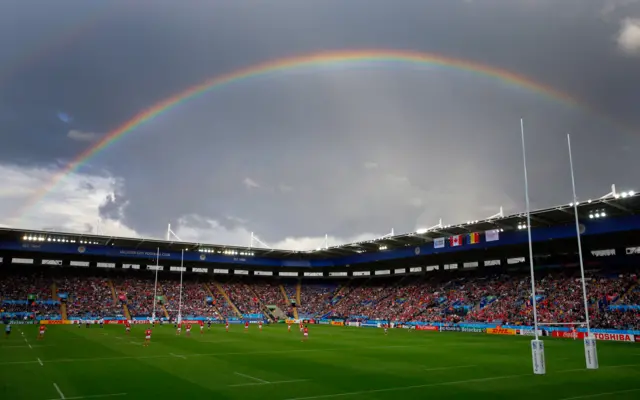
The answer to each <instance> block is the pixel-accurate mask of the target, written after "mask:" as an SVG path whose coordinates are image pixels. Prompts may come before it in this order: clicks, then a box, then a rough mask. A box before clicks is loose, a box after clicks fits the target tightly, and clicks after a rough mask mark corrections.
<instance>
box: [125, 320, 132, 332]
mask: <svg viewBox="0 0 640 400" xmlns="http://www.w3.org/2000/svg"><path fill="white" fill-rule="evenodd" d="M124 331H125V332H126V333H127V335H128V334H129V332H131V322H129V321H128V320H127V321H124Z"/></svg>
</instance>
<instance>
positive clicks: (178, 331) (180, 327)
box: [176, 322, 182, 336]
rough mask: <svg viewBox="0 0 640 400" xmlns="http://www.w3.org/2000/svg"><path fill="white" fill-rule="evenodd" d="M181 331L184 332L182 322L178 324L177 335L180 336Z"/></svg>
mask: <svg viewBox="0 0 640 400" xmlns="http://www.w3.org/2000/svg"><path fill="white" fill-rule="evenodd" d="M181 333H182V322H178V325H177V326H176V335H177V336H180V334H181Z"/></svg>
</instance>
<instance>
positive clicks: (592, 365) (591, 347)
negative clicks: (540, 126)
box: [567, 134, 598, 369]
mask: <svg viewBox="0 0 640 400" xmlns="http://www.w3.org/2000/svg"><path fill="white" fill-rule="evenodd" d="M567 146H568V149H569V167H570V168H571V188H572V190H573V213H574V215H575V219H576V237H577V238H578V258H579V260H580V277H581V278H582V297H583V300H584V317H585V319H586V322H587V337H586V338H585V340H584V347H585V357H586V362H587V368H588V369H598V353H597V350H596V344H595V339H593V338H592V337H591V324H590V321H589V302H588V300H587V284H586V281H585V279H584V261H583V260H584V257H583V256H582V238H581V235H580V221H579V216H578V196H577V195H576V179H575V176H574V173H573V155H572V151H571V135H570V134H567Z"/></svg>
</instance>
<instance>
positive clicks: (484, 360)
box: [0, 325, 640, 400]
mask: <svg viewBox="0 0 640 400" xmlns="http://www.w3.org/2000/svg"><path fill="white" fill-rule="evenodd" d="M144 329H145V327H144V326H143V325H134V326H133V327H132V332H131V334H130V335H129V336H127V335H126V334H125V330H124V327H123V326H115V325H111V326H105V328H103V329H101V328H99V327H98V326H91V327H90V328H85V327H84V326H83V327H81V328H78V327H76V326H70V325H66V326H64V325H53V326H49V327H48V330H47V333H46V338H45V339H44V340H43V341H38V340H36V339H37V326H34V325H14V326H13V332H12V333H11V336H10V337H8V338H6V337H4V336H3V337H2V340H1V341H0V399H7V400H10V399H34V400H46V399H92V398H96V399H97V398H105V399H110V398H113V399H125V400H126V399H179V400H181V399H205V398H206V399H211V398H215V399H243V400H251V399H260V400H269V399H275V400H293V399H296V400H302V399H309V400H311V399H347V400H356V399H358V400H361V399H398V398H414V399H427V398H447V399H467V400H472V399H492V400H499V399H505V400H507V399H508V400H523V399H538V400H568V399H575V400H577V399H591V398H596V399H605V400H606V399H616V400H623V399H640V345H638V344H633V343H631V344H625V343H611V342H598V353H599V359H600V369H599V370H597V371H587V370H585V369H584V348H583V344H582V342H581V341H579V340H578V341H573V340H567V339H551V338H545V347H546V361H547V374H546V375H545V376H534V375H533V373H532V367H531V350H530V347H529V341H530V340H531V338H527V337H514V336H511V337H507V336H491V335H484V334H470V333H450V332H445V333H438V332H417V331H411V332H409V331H407V330H401V329H397V330H390V331H389V335H388V336H385V335H384V334H383V331H382V330H381V329H370V328H350V327H333V326H311V327H310V338H309V341H308V342H304V343H303V342H302V341H301V334H300V332H299V331H298V329H297V328H295V327H292V331H291V332H287V327H286V326H285V325H271V326H265V328H264V330H263V331H262V332H259V331H258V328H257V326H255V325H252V326H251V328H250V329H249V332H248V333H245V332H244V328H243V327H242V326H241V325H232V326H231V330H230V332H228V333H227V332H225V330H224V326H222V325H214V326H213V327H212V328H211V330H207V329H206V328H205V333H204V334H203V335H201V334H200V332H199V329H198V327H197V326H196V327H195V329H194V332H193V333H192V337H185V334H184V332H183V334H182V336H179V337H178V336H176V335H175V331H174V328H173V326H170V325H165V326H159V327H156V328H155V329H154V331H153V337H152V342H151V345H150V346H149V347H143V346H142V342H143V334H144ZM3 335H4V333H3Z"/></svg>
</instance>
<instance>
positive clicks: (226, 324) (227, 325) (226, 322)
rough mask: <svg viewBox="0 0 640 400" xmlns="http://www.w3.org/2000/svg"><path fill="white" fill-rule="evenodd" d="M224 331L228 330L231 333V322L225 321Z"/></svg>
mask: <svg viewBox="0 0 640 400" xmlns="http://www.w3.org/2000/svg"><path fill="white" fill-rule="evenodd" d="M224 329H226V330H227V332H229V321H225V323H224Z"/></svg>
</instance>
